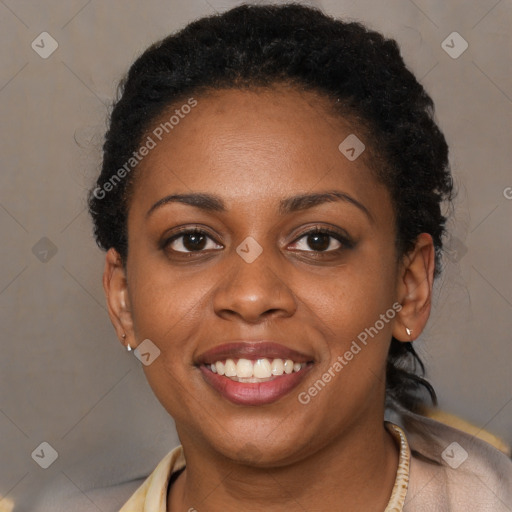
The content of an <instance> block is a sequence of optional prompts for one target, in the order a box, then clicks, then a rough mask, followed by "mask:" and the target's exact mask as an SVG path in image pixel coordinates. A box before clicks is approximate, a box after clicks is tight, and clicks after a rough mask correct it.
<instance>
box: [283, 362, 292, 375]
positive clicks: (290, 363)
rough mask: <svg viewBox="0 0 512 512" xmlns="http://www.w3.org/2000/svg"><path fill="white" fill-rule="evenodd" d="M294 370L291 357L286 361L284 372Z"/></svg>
mask: <svg viewBox="0 0 512 512" xmlns="http://www.w3.org/2000/svg"><path fill="white" fill-rule="evenodd" d="M292 372H293V361H292V360H291V359H287V360H286V361H285V362H284V373H288V374H289V373H292Z"/></svg>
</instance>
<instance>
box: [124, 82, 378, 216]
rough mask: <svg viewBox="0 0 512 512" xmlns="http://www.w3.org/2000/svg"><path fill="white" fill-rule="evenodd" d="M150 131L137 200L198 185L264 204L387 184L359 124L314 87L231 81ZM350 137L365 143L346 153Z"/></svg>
mask: <svg viewBox="0 0 512 512" xmlns="http://www.w3.org/2000/svg"><path fill="white" fill-rule="evenodd" d="M194 102H195V106H194V107H192V108H189V107H186V108H185V106H186V105H190V104H194ZM146 137H150V138H151V139H152V140H153V141H154V147H153V148H152V149H151V151H150V152H149V154H148V155H147V156H145V157H144V158H143V159H142V161H141V162H140V163H139V165H138V167H137V171H136V176H137V177H136V180H135V189H134V197H135V196H138V198H139V201H138V202H140V201H142V202H146V201H150V200H155V201H156V200H158V198H159V197H161V196H162V195H165V194H170V193H173V192H183V193H186V192H191V191H201V192H206V191H210V192H215V193H217V194H220V195H222V196H223V197H224V198H225V200H226V202H227V203H230V202H232V203H248V202H250V203H254V202H257V203H259V204H260V205H261V204H262V203H268V204H270V203H272V202H274V201H275V199H276V198H277V197H285V196H287V195H289V194H290V193H300V192H302V193H304V192H308V191H314V190H315V189H318V190H320V189H322V190H324V189H327V188H334V187H342V188H344V190H345V191H346V192H348V193H351V194H353V195H356V196H360V197H364V196H365V195H367V194H368V193H374V194H375V193H379V194H381V195H382V193H383V192H385V189H383V187H382V185H381V184H380V183H378V181H377V180H376V179H375V177H374V175H373V173H372V172H371V171H370V170H369V167H368V166H367V162H368V161H370V159H371V158H372V157H371V154H370V144H369V141H368V140H365V135H364V134H363V133H362V131H361V130H360V129H359V127H358V126H355V125H354V124H353V123H351V122H350V121H349V120H347V119H344V118H342V117H340V116H339V115H335V114H334V113H333V112H332V101H331V100H328V99H327V98H326V97H324V96H322V95H319V94H316V93H313V92H309V91H298V90H297V89H294V88H290V87H285V86H283V87H276V88H272V89H251V90H238V89H225V90H218V91H212V92H209V93H208V94H206V95H204V94H203V95H197V96H195V97H193V102H191V101H190V98H185V99H184V100H183V102H182V103H179V102H178V103H176V104H174V105H173V106H172V107H171V108H169V109H167V110H166V111H165V112H164V113H163V114H162V115H161V116H160V117H159V118H158V119H156V120H155V121H154V122H153V124H152V126H151V128H150V129H149V130H148V132H147V134H146ZM354 137H357V139H354ZM347 138H348V139H347ZM345 140H349V142H352V144H351V145H353V142H354V141H356V142H357V140H360V141H361V142H362V143H363V144H364V146H365V149H364V151H363V152H362V153H361V155H360V156H359V157H358V158H356V159H353V160H351V159H349V158H347V153H344V152H343V150H344V149H346V148H344V145H343V144H342V143H343V141H345ZM340 144H341V145H342V151H340ZM345 146H346V144H345ZM361 147H362V145H361V146H359V147H356V148H355V149H356V150H357V151H360V150H361ZM348 155H349V156H353V155H352V153H348ZM148 207H149V206H148Z"/></svg>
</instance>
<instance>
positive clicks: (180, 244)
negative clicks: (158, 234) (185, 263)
mask: <svg viewBox="0 0 512 512" xmlns="http://www.w3.org/2000/svg"><path fill="white" fill-rule="evenodd" d="M209 242H211V243H210V244H209ZM208 245H210V246H208ZM163 247H164V248H165V249H167V248H170V249H172V250H173V251H175V252H181V253H191V252H202V251H203V250H206V249H219V248H220V249H222V248H223V247H222V245H219V244H217V243H216V242H215V240H213V238H212V237H211V236H210V235H209V234H208V233H207V232H206V231H204V230H202V229H198V228H195V229H186V230H185V229H184V230H182V231H180V232H179V233H177V234H175V235H173V236H171V237H170V238H167V239H166V240H165V241H164V243H163Z"/></svg>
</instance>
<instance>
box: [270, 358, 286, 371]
mask: <svg viewBox="0 0 512 512" xmlns="http://www.w3.org/2000/svg"><path fill="white" fill-rule="evenodd" d="M271 371H272V375H283V373H284V363H283V360H282V359H274V360H273V361H272V368H271Z"/></svg>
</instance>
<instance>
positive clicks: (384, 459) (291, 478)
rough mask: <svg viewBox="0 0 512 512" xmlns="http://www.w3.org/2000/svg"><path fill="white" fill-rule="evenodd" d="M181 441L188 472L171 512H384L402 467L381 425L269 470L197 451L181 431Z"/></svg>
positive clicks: (178, 482) (342, 437)
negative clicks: (399, 469)
mask: <svg viewBox="0 0 512 512" xmlns="http://www.w3.org/2000/svg"><path fill="white" fill-rule="evenodd" d="M381 418H382V416H381ZM178 432H179V429H178ZM180 439H181V441H182V445H183V448H184V453H185V457H186V460H187V467H186V469H185V471H184V472H183V473H182V474H181V475H180V476H179V478H178V479H177V480H176V482H175V483H174V485H173V486H172V488H171V492H170V494H169V496H168V504H169V509H168V510H194V509H197V510H199V511H200V510H206V509H207V510H208V511H210V512H217V511H218V512H220V511H224V512H225V511H230V510H246V511H259V510H262V509H264V510H266V511H267V512H277V511H282V510H283V509H285V508H286V509H292V510H297V509H298V510H301V509H303V510H316V511H318V512H324V511H332V510H339V511H351V512H359V511H361V512H362V511H368V510H377V511H378V510H382V511H383V510H384V509H385V508H386V505H387V503H388V500H389V497H390V495H391V491H392V489H393V484H394V481H395V476H396V470H397V466H398V448H397V446H396V443H395V441H394V440H393V438H392V437H391V435H390V434H389V432H388V431H387V430H386V428H385V426H384V423H383V421H382V420H381V421H376V422H374V424H373V426H372V427H371V428H368V427H366V426H365V427H364V428H361V427H359V426H357V425H356V426H354V428H352V429H350V430H349V431H347V432H344V433H343V435H340V436H339V437H338V438H336V439H334V440H331V442H330V443H329V444H328V445H326V446H324V447H323V448H322V449H320V450H318V451H316V452H315V453H314V454H313V455H311V456H309V457H307V458H304V459H301V460H300V461H298V462H294V463H293V464H289V465H285V466H279V467H271V468H268V467H267V468H258V467H249V466H243V465H239V464H235V463H233V461H231V460H229V459H226V458H223V457H219V456H218V454H213V453H208V451H207V450H201V449H197V442H196V443H194V440H193V439H188V437H187V436H186V434H185V435H184V433H182V432H181V433H180Z"/></svg>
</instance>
